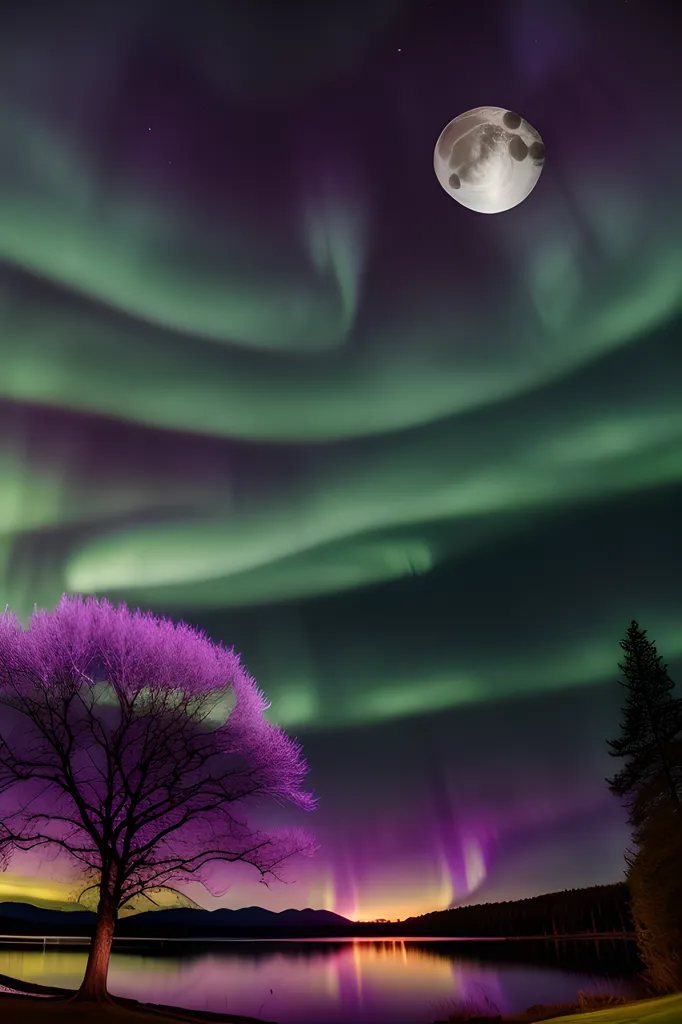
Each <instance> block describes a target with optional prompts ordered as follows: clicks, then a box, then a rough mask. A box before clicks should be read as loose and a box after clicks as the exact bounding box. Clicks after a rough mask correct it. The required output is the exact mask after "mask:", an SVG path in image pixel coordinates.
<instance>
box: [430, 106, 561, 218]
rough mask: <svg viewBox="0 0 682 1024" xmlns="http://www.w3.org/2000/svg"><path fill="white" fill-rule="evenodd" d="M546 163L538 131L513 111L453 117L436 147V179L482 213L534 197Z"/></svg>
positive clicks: (483, 110) (480, 111)
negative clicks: (533, 191)
mask: <svg viewBox="0 0 682 1024" xmlns="http://www.w3.org/2000/svg"><path fill="white" fill-rule="evenodd" d="M544 161H545V146H544V143H543V141H542V138H541V137H540V134H539V132H537V131H536V129H535V128H533V126H532V125H530V124H528V122H527V121H524V119H523V118H522V117H521V116H520V115H519V114H516V113H515V112H514V111H513V110H505V109H504V108H502V107H476V108H475V109H474V110H467V111H466V113H464V114H460V115H459V117H455V118H453V120H452V121H450V122H449V124H447V125H446V126H445V128H444V129H443V131H442V132H441V133H440V135H439V137H438V141H437V142H436V149H435V152H434V157H433V165H434V169H435V172H436V177H437V178H438V180H439V182H440V183H441V185H442V186H443V188H444V189H445V191H446V192H447V193H448V195H451V196H452V197H453V199H456V200H457V202H458V203H461V205H462V206H466V207H467V208H468V209H469V210H476V211H477V212H478V213H502V212H503V211H504V210H511V209H512V207H514V206H518V204H519V203H521V202H523V200H524V199H525V198H526V197H527V196H528V195H530V193H531V192H532V190H533V189H534V188H535V185H536V184H537V182H538V179H539V177H540V173H541V171H542V168H543V166H544Z"/></svg>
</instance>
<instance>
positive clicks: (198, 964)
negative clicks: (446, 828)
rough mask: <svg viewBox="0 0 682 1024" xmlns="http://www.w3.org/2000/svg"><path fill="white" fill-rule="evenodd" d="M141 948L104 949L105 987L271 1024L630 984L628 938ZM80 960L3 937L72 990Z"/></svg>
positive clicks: (511, 1003)
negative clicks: (108, 952)
mask: <svg viewBox="0 0 682 1024" xmlns="http://www.w3.org/2000/svg"><path fill="white" fill-rule="evenodd" d="M540 947H542V948H540ZM138 949H139V951H135V949H134V948H132V949H131V947H130V945H128V946H126V947H125V949H124V948H121V947H120V946H119V948H118V949H117V950H116V951H115V952H114V953H113V955H112V959H111V969H110V974H109V988H110V991H111V992H112V993H114V994H116V995H121V996H128V997H131V998H133V999H138V1000H140V1001H142V1002H153V1003H165V1004H167V1005H174V1006H181V1007H185V1008H188V1009H193V1010H212V1011H214V1012H217V1013H234V1014H242V1015H244V1016H250V1017H260V1018H262V1019H265V1020H269V1021H277V1022H278V1024H319V1022H320V1021H325V1022H328V1024H389V1022H390V1024H426V1022H428V1021H433V1020H435V1019H437V1018H439V1017H440V1018H444V1017H446V1016H447V1014H448V1012H452V1011H453V1010H454V1009H455V1007H456V1006H457V1005H461V1004H462V1003H466V1004H467V1005H468V1006H476V1007H477V1008H481V1009H483V1008H485V1007H486V1006H492V1007H493V1008H494V1012H497V1011H498V1009H499V1010H500V1011H501V1012H502V1013H515V1012H518V1011H520V1010H524V1009H525V1008H526V1007H527V1006H530V1005H532V1004H533V1003H545V1002H549V1003H557V1002H568V1001H570V1000H573V999H575V998H576V996H577V993H578V991H579V990H581V989H582V990H583V991H587V992H591V993H593V992H616V993H618V994H621V995H625V996H633V995H636V994H637V992H636V990H635V986H634V981H633V978H632V947H631V944H630V943H600V944H595V943H587V942H583V943H580V944H578V943H572V944H561V945H559V944H556V943H540V944H533V946H531V945H529V944H528V943H511V942H504V943H497V944H492V943H481V944H480V945H478V946H477V945H476V944H474V943H470V942H467V943H466V947H465V946H464V945H463V944H462V942H461V941H452V940H410V939H404V940H403V939H385V940H380V939H348V940H340V941H328V940H318V939H315V940H307V941H301V940H291V941H282V940H278V941H273V942H268V941H253V942H244V941H234V942H222V943H217V944H213V945H211V946H206V945H201V946H197V947H196V949H195V951H192V950H191V949H189V950H188V947H187V946H185V945H183V946H182V948H180V947H177V946H176V947H175V950H173V947H172V946H171V945H170V944H164V947H163V949H161V947H159V946H157V947H150V946H148V945H145V949H144V951H142V949H141V948H140V947H138ZM626 954H627V955H626ZM510 958H511V960H510ZM519 958H520V959H521V960H526V961H529V960H530V961H531V962H526V963H518V962H513V961H515V960H518V959H519ZM533 960H535V962H532V961H533ZM85 961H86V951H85V950H84V949H80V948H78V949H73V948H66V947H54V946H53V947H52V948H51V947H50V946H47V947H46V948H45V949H43V948H42V947H39V948H35V947H32V948H16V947H7V946H2V945H0V974H6V975H10V976H12V977H15V978H21V979H23V980H25V981H31V982H35V983H38V984H42V985H53V986H58V987H61V988H77V987H78V984H79V983H80V980H81V978H82V976H83V971H84V968H85ZM557 964H558V965H559V966H557ZM576 965H578V969H576ZM628 971H629V974H628ZM491 1012H492V1011H491Z"/></svg>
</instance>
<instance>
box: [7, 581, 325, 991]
mask: <svg viewBox="0 0 682 1024" xmlns="http://www.w3.org/2000/svg"><path fill="white" fill-rule="evenodd" d="M267 706H268V705H267V702H266V701H265V698H264V697H263V694H262V693H261V692H260V691H259V690H258V688H257V686H256V684H255V682H254V681H253V679H251V678H250V677H249V676H248V675H247V673H246V672H245V670H244V669H243V667H242V666H241V664H240V661H239V657H238V655H236V654H235V653H234V652H233V651H232V650H227V649H225V648H223V647H221V646H217V645H215V644H214V643H212V642H211V641H210V640H209V639H208V638H207V637H205V636H204V635H203V633H200V632H198V631H197V630H195V629H192V628H191V627H189V626H187V625H184V624H182V623H181V624H177V625H176V624H174V623H173V622H171V621H169V620H167V619H159V618H156V617H154V616H153V615H151V614H143V613H141V612H140V611H137V612H130V611H129V610H128V609H127V608H126V607H125V605H121V606H119V607H117V608H114V607H113V606H112V605H111V604H109V603H108V602H106V601H97V600H95V599H87V600H84V599H82V598H80V597H75V598H69V597H66V596H64V597H63V598H62V600H61V602H60V603H59V605H58V606H57V607H56V608H55V609H54V610H53V611H36V612H35V613H34V614H33V617H32V619H31V622H30V625H29V626H28V628H26V629H24V628H22V626H21V624H20V623H19V622H18V621H17V619H16V618H15V617H14V616H13V615H12V614H10V613H8V612H5V614H4V615H2V616H0V821H1V822H2V825H0V854H2V853H3V852H4V853H10V854H11V853H14V852H17V851H22V850H35V849H36V848H39V849H41V850H44V851H45V853H48V852H49V851H51V852H52V853H53V854H54V855H55V856H57V857H65V858H66V859H67V860H69V861H70V862H72V863H75V865H77V866H78V868H79V871H80V872H81V873H82V875H83V878H84V882H88V883H89V884H88V885H87V887H86V888H85V889H84V890H83V893H81V896H82V895H83V894H84V892H85V891H87V889H93V888H96V889H97V890H98V902H97V923H96V927H95V933H94V936H93V939H92V942H91V945H90V952H89V956H88V962H87V967H86V971H85V976H84V979H83V984H82V986H81V988H80V990H79V993H78V995H77V997H76V998H78V999H87V1000H100V1001H101V1000H106V999H107V998H108V996H107V972H108V966H109V957H110V953H111V945H112V938H113V934H114V928H115V925H116V920H117V917H118V914H119V911H120V909H121V908H122V907H125V906H126V905H129V904H131V901H133V900H135V898H136V897H140V896H142V895H144V894H146V895H147V896H148V897H149V898H150V899H151V898H152V897H151V895H150V894H152V893H154V892H157V893H158V892H159V891H160V890H162V889H168V888H171V889H176V888H177V887H178V886H182V883H183V882H187V881H193V882H196V881H197V880H198V881H200V882H202V883H203V884H204V885H205V886H206V887H207V888H209V889H211V890H212V891H216V889H217V886H218V884H219V881H220V875H221V873H222V872H223V871H224V870H225V868H226V865H228V864H229V863H230V862H234V861H245V862H247V863H249V864H252V865H253V866H254V867H255V868H256V869H257V870H258V871H259V872H260V875H261V879H262V880H263V881H267V880H268V879H269V878H270V877H277V875H276V872H277V868H278V865H280V864H281V863H282V862H283V861H284V860H285V859H286V858H287V857H289V856H290V855H291V854H292V853H294V852H306V853H310V852H312V849H313V846H312V841H311V840H310V838H309V837H308V836H307V835H306V833H304V832H301V831H299V830H289V831H286V832H284V831H278V832H265V831H262V830H261V829H259V828H257V827H255V826H253V825H250V824H249V822H248V821H247V818H246V816H245V815H246V813H247V812H248V810H249V807H251V806H252V805H253V803H254V801H257V800H259V799H260V798H263V797H270V798H274V799H275V800H277V801H279V802H291V803H293V804H296V805H297V806H298V807H301V808H304V809H306V810H310V809H312V808H313V807H314V804H315V800H314V798H313V796H312V795H311V794H310V793H308V792H306V791H305V790H304V789H303V788H302V787H303V782H304V778H305V775H306V773H307V770H308V769H307V765H306V763H305V761H304V760H303V758H302V756H301V749H300V747H299V746H298V745H297V744H296V743H295V742H294V741H293V740H291V739H290V738H289V737H287V736H286V734H285V733H284V732H283V731H282V730H281V729H278V728H276V727H274V726H272V725H270V724H269V723H268V722H267V721H266V720H265V719H264V717H263V711H264V710H265V709H266V708H267Z"/></svg>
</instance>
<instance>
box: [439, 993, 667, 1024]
mask: <svg viewBox="0 0 682 1024" xmlns="http://www.w3.org/2000/svg"><path fill="white" fill-rule="evenodd" d="M495 1013H496V1011H495V1010H494V1009H489V1010H488V1011H483V1010H480V1011H478V1012H469V1013H467V1012H466V1011H458V1012H456V1013H455V1014H452V1015H451V1016H449V1017H447V1018H445V1019H444V1020H443V1021H441V1022H436V1024H479V1022H480V1024H484V1022H487V1021H499V1022H500V1024H540V1022H542V1024H682V994H680V995H674V996H664V997H662V998H658V999H641V1000H636V1001H632V1002H628V1003H622V1004H621V1005H618V1006H609V1007H607V1008H603V1009H595V1008H592V1009H585V1010H581V1009H580V1007H579V1006H578V1005H577V1004H575V1005H570V1006H569V1004H563V1005H555V1006H551V1005H550V1006H531V1007H529V1009H527V1010H524V1011H523V1012H522V1013H516V1014H512V1015H511V1016H508V1017H503V1016H495Z"/></svg>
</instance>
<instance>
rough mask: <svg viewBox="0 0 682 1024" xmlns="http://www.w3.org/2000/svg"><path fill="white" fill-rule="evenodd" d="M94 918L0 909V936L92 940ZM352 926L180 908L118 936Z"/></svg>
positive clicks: (136, 918)
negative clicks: (68, 937) (88, 937)
mask: <svg viewBox="0 0 682 1024" xmlns="http://www.w3.org/2000/svg"><path fill="white" fill-rule="evenodd" d="M94 923H95V915H94V913H92V912H91V911H88V910H80V909H77V908H75V907H74V909H73V910H50V909H47V908H45V907H37V906H34V905H33V904H30V903H0V933H2V934H5V935H37V934H40V935H90V934H91V932H92V929H93V927H94ZM349 929H352V922H350V921H348V919H347V918H345V917H341V916H340V915H339V914H333V913H332V912H331V911H329V910H311V909H310V908H306V909H305V910H283V911H281V912H280V913H275V912H274V911H271V910H265V909H264V908H263V907H243V908H242V909H241V910H226V909H221V910H195V909H193V908H186V907H178V908H173V909H168V910H151V911H145V912H144V913H140V914H134V915H130V916H129V917H123V918H121V920H120V921H119V923H118V925H117V929H116V934H117V935H119V936H121V937H124V936H135V937H137V938H143V937H149V938H156V937H168V938H182V937H188V938H200V937H202V936H205V937H207V938H209V937H210V938H216V937H218V936H225V937H238V936H240V935H243V936H248V937H252V936H254V935H262V936H270V935H281V936H284V935H296V936H301V935H303V934H310V935H321V934H339V933H341V932H347V931H348V930H349Z"/></svg>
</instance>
